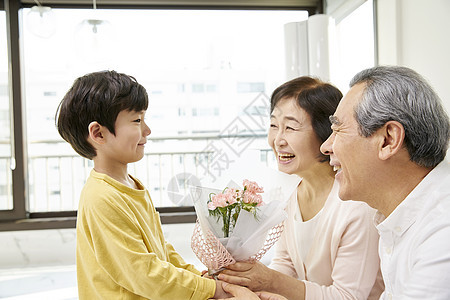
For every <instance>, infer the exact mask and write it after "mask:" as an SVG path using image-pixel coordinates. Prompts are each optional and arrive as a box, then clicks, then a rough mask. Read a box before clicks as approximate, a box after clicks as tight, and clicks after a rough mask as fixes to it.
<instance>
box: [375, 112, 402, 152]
mask: <svg viewBox="0 0 450 300" xmlns="http://www.w3.org/2000/svg"><path fill="white" fill-rule="evenodd" d="M379 130H380V135H381V137H382V143H381V147H380V149H379V152H378V157H379V158H380V159H381V160H387V159H389V158H390V157H392V156H393V155H395V154H396V153H398V152H399V151H400V150H401V149H402V148H403V143H404V140H405V128H404V127H403V125H402V124H401V123H399V122H397V121H388V122H386V124H384V126H383V127H381V128H380V129H379Z"/></svg>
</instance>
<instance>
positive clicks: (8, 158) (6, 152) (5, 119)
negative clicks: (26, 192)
mask: <svg viewBox="0 0 450 300" xmlns="http://www.w3.org/2000/svg"><path fill="white" fill-rule="evenodd" d="M6 36H7V35H6V14H5V11H3V10H0V128H1V130H0V210H12V209H13V198H12V176H11V166H13V165H12V164H13V163H14V160H12V152H11V118H10V115H11V111H10V100H9V82H8V48H7V40H6Z"/></svg>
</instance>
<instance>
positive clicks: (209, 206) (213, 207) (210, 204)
mask: <svg viewBox="0 0 450 300" xmlns="http://www.w3.org/2000/svg"><path fill="white" fill-rule="evenodd" d="M208 209H209V210H215V209H216V207H215V206H214V203H213V202H212V201H211V202H208Z"/></svg>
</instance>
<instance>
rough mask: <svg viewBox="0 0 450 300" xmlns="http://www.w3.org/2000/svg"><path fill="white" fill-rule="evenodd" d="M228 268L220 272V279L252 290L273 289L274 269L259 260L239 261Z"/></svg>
mask: <svg viewBox="0 0 450 300" xmlns="http://www.w3.org/2000/svg"><path fill="white" fill-rule="evenodd" d="M226 268H227V269H226V270H224V271H222V272H221V273H220V274H219V276H218V278H219V279H220V280H223V281H225V282H228V283H232V284H236V285H240V286H245V287H248V288H249V289H251V290H252V291H262V290H271V283H272V276H273V271H272V270H271V269H269V268H268V267H266V266H265V265H264V264H262V263H260V262H258V261H254V262H237V263H235V264H232V265H229V266H227V267H226Z"/></svg>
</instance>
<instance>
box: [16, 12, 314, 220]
mask: <svg viewBox="0 0 450 300" xmlns="http://www.w3.org/2000/svg"><path fill="white" fill-rule="evenodd" d="M52 11H53V16H52V17H51V18H49V19H48V20H46V22H47V21H48V22H47V23H46V24H47V25H48V26H47V27H45V28H41V31H39V26H38V25H39V24H37V23H36V20H35V19H36V16H35V15H32V12H31V11H30V9H23V22H24V23H25V25H26V26H24V32H23V37H24V77H25V81H24V82H25V100H26V108H27V138H28V139H27V140H28V143H29V144H28V155H29V180H28V181H29V184H30V187H29V200H30V203H29V204H30V205H29V206H30V210H31V211H58V210H74V209H76V208H77V206H78V198H79V193H80V191H81V188H82V186H83V184H84V180H85V179H86V177H87V176H88V174H89V171H90V169H91V168H92V163H91V162H90V161H87V160H84V159H82V158H80V157H79V156H78V155H77V154H76V153H75V152H74V151H73V150H72V149H71V148H70V146H69V145H68V144H67V143H65V142H63V141H62V140H61V138H60V137H59V135H58V133H57V131H56V129H55V125H54V122H55V120H54V115H55V111H56V108H57V105H58V103H59V101H60V100H61V99H62V97H63V95H64V94H65V92H66V91H67V90H68V88H69V87H70V86H71V84H72V83H73V81H74V79H75V78H76V77H78V76H81V75H84V74H85V73H88V72H92V71H99V70H105V69H110V70H111V69H113V70H116V71H118V72H123V73H127V74H129V75H132V76H134V77H135V78H136V79H137V80H138V82H140V83H141V84H142V85H144V86H145V87H146V89H147V91H148V93H149V98H150V103H149V109H148V112H147V123H148V124H149V126H150V128H151V129H152V135H151V136H150V139H151V141H150V142H149V143H148V144H147V147H146V155H145V157H144V158H143V159H142V160H141V161H140V162H138V163H136V164H133V165H131V166H130V170H129V171H130V173H132V174H135V175H136V176H137V177H138V178H139V179H141V180H142V181H143V183H144V184H145V185H146V187H147V188H148V189H149V190H150V194H151V196H152V198H153V201H154V203H155V205H156V206H178V205H190V203H187V202H185V199H184V198H183V197H181V196H180V195H182V192H181V189H184V188H185V187H186V184H187V183H189V182H190V180H193V179H192V178H198V179H202V177H204V176H206V175H211V174H209V173H210V172H211V170H212V169H211V168H212V166H213V163H214V159H216V161H217V160H218V157H219V156H218V155H217V153H218V151H225V150H224V149H228V153H231V154H232V155H234V157H231V159H234V158H236V157H238V156H239V155H240V154H241V153H242V151H244V150H245V149H247V148H257V149H260V150H261V149H262V154H261V160H263V161H267V162H268V163H270V155H268V153H267V152H268V146H267V142H266V138H265V133H266V128H267V126H268V125H267V120H263V119H262V117H265V116H266V115H265V114H267V108H268V96H270V93H271V92H272V91H273V89H274V88H275V87H277V86H278V85H280V84H281V83H282V82H283V81H284V74H285V72H284V48H283V47H284V41H283V38H284V32H283V26H284V24H285V23H288V22H294V21H303V20H305V19H306V18H307V13H306V12H302V11H230V10H224V11H211V10H201V11H195V10H101V9H97V10H95V11H94V10H80V9H53V10H52ZM33 20H34V21H33ZM38 20H39V18H38ZM99 20H100V21H101V22H99ZM41 21H43V20H41ZM33 22H35V23H33ZM30 24H31V25H30ZM52 24H53V26H54V27H51V26H52ZM259 111H264V112H263V113H260V114H259V115H258V114H256V112H259ZM236 134H239V135H243V136H246V138H245V139H243V138H242V139H240V140H239V141H238V142H236V139H231V138H229V139H221V140H217V139H216V138H214V137H215V136H217V135H220V136H227V135H236ZM249 136H250V137H252V138H249ZM231 154H230V155H231ZM215 170H216V171H217V170H219V171H220V169H217V166H216V169H215ZM214 175H215V176H218V175H219V174H214ZM190 176H193V177H190ZM174 180H175V182H174ZM191 183H192V182H191Z"/></svg>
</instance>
